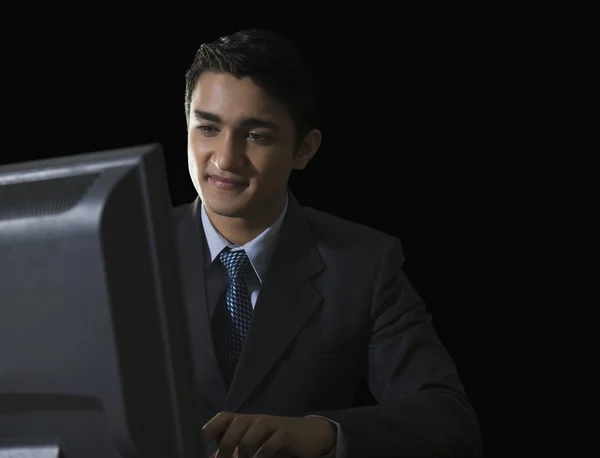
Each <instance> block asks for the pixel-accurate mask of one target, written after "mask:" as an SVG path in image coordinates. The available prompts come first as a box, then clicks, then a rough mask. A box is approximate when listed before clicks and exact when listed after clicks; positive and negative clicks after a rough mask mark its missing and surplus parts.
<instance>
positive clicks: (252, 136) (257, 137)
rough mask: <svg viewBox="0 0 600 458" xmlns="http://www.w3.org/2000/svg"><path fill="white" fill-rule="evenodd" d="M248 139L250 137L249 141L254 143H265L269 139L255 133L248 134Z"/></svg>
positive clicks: (266, 136)
mask: <svg viewBox="0 0 600 458" xmlns="http://www.w3.org/2000/svg"><path fill="white" fill-rule="evenodd" d="M248 137H250V139H252V140H253V141H256V142H267V141H269V140H270V138H271V137H269V136H268V135H265V134H259V133H256V132H249V133H248Z"/></svg>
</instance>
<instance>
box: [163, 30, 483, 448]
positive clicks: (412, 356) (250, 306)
mask: <svg viewBox="0 0 600 458" xmlns="http://www.w3.org/2000/svg"><path fill="white" fill-rule="evenodd" d="M357 71H377V68H369V69H362V70H360V69H357V70H355V72H357ZM317 110H318V109H317V106H316V102H315V98H314V95H313V87H312V83H311V76H310V71H309V70H308V68H307V67H306V66H305V65H304V64H303V61H302V56H301V55H300V53H299V52H298V51H297V50H296V49H295V48H294V47H293V46H292V45H291V44H290V43H288V42H287V41H286V40H285V39H284V38H283V37H281V36H277V35H275V34H274V33H271V32H267V31H261V30H244V31H240V32H237V33H234V34H232V35H230V36H227V37H222V38H220V39H218V40H216V41H214V42H208V43H204V44H202V45H201V46H200V48H199V49H198V51H197V53H196V56H195V58H194V60H193V63H192V65H191V67H190V68H189V70H188V71H187V73H186V94H185V112H186V119H187V127H188V129H187V132H188V163H189V172H190V176H191V179H192V181H193V184H194V186H195V189H196V190H197V192H198V197H197V199H195V200H194V201H193V202H191V203H189V204H186V205H182V206H179V207H177V208H176V209H175V210H174V222H175V228H176V234H177V240H178V245H179V251H180V258H181V267H182V273H183V282H184V290H185V296H186V306H187V311H188V315H189V316H188V318H189V320H188V322H189V332H190V342H191V346H192V349H191V350H192V354H193V357H194V369H195V374H196V379H197V388H198V390H197V393H198V409H199V411H200V412H201V413H202V415H203V416H204V420H205V422H206V423H205V426H204V428H203V429H202V431H201V432H199V434H203V436H204V438H205V440H206V442H207V444H209V453H210V452H216V453H218V456H219V457H221V456H223V457H230V456H242V457H252V456H260V457H288V456H289V457H302V458H309V457H322V456H329V457H332V458H334V457H335V458H354V457H357V458H377V457H386V458H392V457H393V458H399V457H418V456H428V457H431V456H439V457H479V456H481V443H480V432H479V426H478V421H477V417H476V414H475V412H474V410H473V407H472V405H471V403H470V401H469V399H468V397H467V395H466V393H465V391H464V389H463V386H462V384H461V381H460V379H459V375H458V373H457V368H456V367H455V365H454V363H453V360H452V359H451V357H450V355H449V354H448V352H447V351H446V350H445V348H444V346H443V345H442V343H441V342H440V340H439V339H438V336H437V335H436V332H435V330H434V328H433V327H432V321H431V316H430V315H429V314H428V312H427V310H426V305H425V304H424V302H423V300H422V299H421V297H420V296H419V295H418V293H417V292H416V291H415V289H413V287H412V286H411V284H410V282H409V280H408V279H407V277H406V275H405V273H404V272H403V263H404V260H405V258H404V255H403V250H402V245H401V242H400V240H399V239H397V238H395V237H392V236H390V235H387V234H384V233H382V232H379V231H377V230H374V229H371V228H368V227H365V226H363V225H359V224H356V223H353V222H349V221H345V220H343V219H340V218H338V217H336V216H334V215H331V214H327V213H324V212H321V211H318V210H315V209H311V208H307V207H304V206H302V205H301V204H300V203H299V202H298V201H297V200H296V198H295V197H294V195H293V194H292V192H291V190H290V189H289V186H288V179H289V176H290V173H291V172H292V170H302V169H304V168H305V167H306V165H307V164H308V163H309V161H310V160H311V159H312V157H313V156H314V155H315V153H316V152H317V151H318V149H319V146H320V143H321V135H322V134H321V132H320V131H319V130H318V128H317ZM357 211H359V209H357ZM362 392H366V393H368V394H369V396H371V397H370V398H368V399H369V402H365V399H366V398H365V397H364V396H361V395H360V393H362Z"/></svg>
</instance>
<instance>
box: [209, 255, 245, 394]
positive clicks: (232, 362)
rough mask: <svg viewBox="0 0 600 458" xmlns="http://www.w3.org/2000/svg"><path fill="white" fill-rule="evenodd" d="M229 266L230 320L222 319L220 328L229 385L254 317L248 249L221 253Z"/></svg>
mask: <svg viewBox="0 0 600 458" xmlns="http://www.w3.org/2000/svg"><path fill="white" fill-rule="evenodd" d="M219 257H220V259H221V262H222V263H223V265H224V266H225V268H226V269H227V273H228V276H229V282H228V283H227V289H226V290H225V305H226V306H227V312H228V313H227V315H226V319H224V320H219V321H220V322H221V325H220V326H219V327H220V329H218V330H217V332H218V333H220V334H221V335H219V336H217V338H218V341H220V343H221V344H220V345H218V347H219V348H218V349H217V352H218V353H219V354H220V358H221V360H222V370H223V372H224V374H223V376H224V378H225V381H226V383H227V385H228V386H229V385H230V383H231V380H232V379H233V374H234V373H235V369H236V367H237V364H238V361H239V359H240V355H241V354H242V348H243V347H244V341H245V340H246V335H247V334H248V329H250V322H251V320H252V303H251V302H250V294H249V293H248V287H247V286H246V281H245V278H244V276H245V273H246V271H247V270H248V268H249V267H250V259H248V256H247V255H246V252H245V251H244V250H237V251H231V250H230V249H229V248H225V249H224V250H223V251H222V252H221V254H220V255H219Z"/></svg>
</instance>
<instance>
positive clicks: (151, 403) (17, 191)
mask: <svg viewBox="0 0 600 458" xmlns="http://www.w3.org/2000/svg"><path fill="white" fill-rule="evenodd" d="M171 208H172V207H171V200H170V193H169V189H168V183H167V177H166V171H165V167H164V158H163V150H162V147H161V146H160V145H159V144H150V145H141V146H134V147H125V148H122V149H115V150H108V151H106V150H105V151H97V152H93V153H88V154H78V155H71V156H65V157H61V158H55V159H48V160H41V161H32V162H26V163H17V164H11V165H5V166H2V167H0V456H11V457H12V456H19V457H34V456H35V457H53V458H55V457H58V456H64V457H65V458H121V457H131V458H133V457H139V458H192V457H193V458H197V457H203V456H205V455H204V444H203V443H202V439H201V429H200V428H201V426H202V425H200V424H199V416H198V415H197V412H196V409H195V401H194V395H193V391H194V390H193V377H192V373H193V371H192V369H191V364H190V360H189V356H188V355H189V353H190V352H189V351H188V346H187V338H186V331H185V329H186V325H185V318H184V316H185V315H184V312H183V306H182V295H181V288H180V279H179V274H178V262H177V254H176V245H175V240H174V230H173V224H172V216H171ZM59 450H60V453H61V454H59ZM3 453H4V455H2V454H3ZM11 453H12V454H11ZM19 453H20V454H19Z"/></svg>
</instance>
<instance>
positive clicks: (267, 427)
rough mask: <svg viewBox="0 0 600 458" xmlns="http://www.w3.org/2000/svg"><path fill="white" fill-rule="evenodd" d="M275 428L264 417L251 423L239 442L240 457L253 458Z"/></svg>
mask: <svg viewBox="0 0 600 458" xmlns="http://www.w3.org/2000/svg"><path fill="white" fill-rule="evenodd" d="M275 431H276V426H275V425H274V424H273V423H272V422H271V421H269V420H268V419H266V418H264V417H259V418H257V419H256V420H255V421H253V422H252V424H251V425H250V427H249V428H248V430H247V431H246V433H245V434H244V437H242V439H241V440H240V442H239V451H240V455H241V456H243V457H253V456H254V454H255V453H256V452H257V451H258V450H259V449H260V447H261V446H262V445H263V444H264V443H265V442H266V441H267V440H268V439H269V438H270V437H271V436H272V435H273V434H274V433H275Z"/></svg>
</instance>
